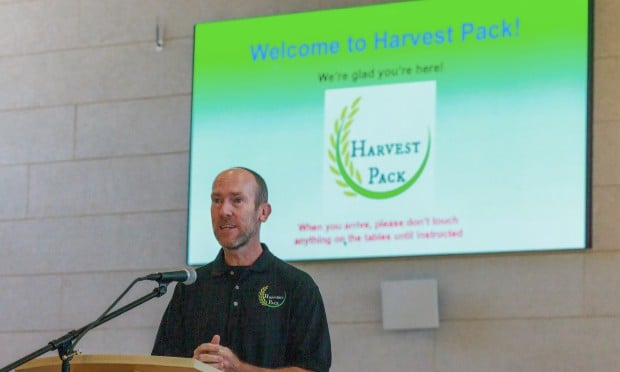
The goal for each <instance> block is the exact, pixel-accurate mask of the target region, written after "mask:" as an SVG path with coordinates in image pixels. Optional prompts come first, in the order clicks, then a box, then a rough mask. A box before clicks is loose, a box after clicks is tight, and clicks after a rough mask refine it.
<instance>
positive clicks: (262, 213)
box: [258, 203, 271, 222]
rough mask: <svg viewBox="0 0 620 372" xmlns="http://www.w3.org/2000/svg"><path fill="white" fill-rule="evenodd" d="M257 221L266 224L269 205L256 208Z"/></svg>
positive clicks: (269, 211)
mask: <svg viewBox="0 0 620 372" xmlns="http://www.w3.org/2000/svg"><path fill="white" fill-rule="evenodd" d="M258 213H259V215H258V220H259V221H260V222H267V219H268V218H269V215H270V214H271V204H269V203H263V204H261V205H260V206H259V207H258Z"/></svg>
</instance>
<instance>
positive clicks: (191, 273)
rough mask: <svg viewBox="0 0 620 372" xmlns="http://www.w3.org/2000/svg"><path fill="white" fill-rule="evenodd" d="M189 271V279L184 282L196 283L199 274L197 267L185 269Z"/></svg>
mask: <svg viewBox="0 0 620 372" xmlns="http://www.w3.org/2000/svg"><path fill="white" fill-rule="evenodd" d="M184 270H185V271H186V272H187V279H186V280H185V281H184V282H183V284H185V285H190V284H194V283H195V282H196V279H198V274H197V273H196V269H194V268H193V267H191V266H189V267H186V268H185V269H184Z"/></svg>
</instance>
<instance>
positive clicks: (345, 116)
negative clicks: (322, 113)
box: [327, 97, 362, 196]
mask: <svg viewBox="0 0 620 372" xmlns="http://www.w3.org/2000/svg"><path fill="white" fill-rule="evenodd" d="M361 99H362V97H357V98H356V99H355V100H354V101H353V103H352V104H351V108H350V109H349V107H347V106H345V107H344V108H343V109H342V112H341V113H340V117H339V118H338V119H336V121H334V132H333V133H332V134H330V136H329V143H330V146H331V148H330V149H329V150H328V152H327V154H328V156H329V159H330V160H331V161H332V163H333V164H332V165H330V166H329V170H330V171H331V172H332V173H333V174H335V175H336V176H337V177H338V178H337V179H336V184H338V186H340V187H342V188H343V189H344V190H343V192H344V194H345V195H346V196H356V195H357V193H356V192H353V191H352V189H351V187H350V185H349V184H348V183H346V182H345V181H344V180H343V179H341V171H340V169H341V168H344V169H345V170H346V171H348V172H349V174H350V175H352V176H353V177H354V178H355V180H356V181H357V183H362V175H361V173H360V171H359V170H358V169H356V168H355V165H354V164H353V161H352V160H351V157H350V155H349V144H350V141H349V134H351V125H352V124H353V119H354V118H355V114H357V113H358V111H359V108H358V107H357V105H358V104H359V102H360V100H361ZM341 147H342V148H341ZM342 154H344V156H343V155H342Z"/></svg>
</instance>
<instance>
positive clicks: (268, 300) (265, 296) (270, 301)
mask: <svg viewBox="0 0 620 372" xmlns="http://www.w3.org/2000/svg"><path fill="white" fill-rule="evenodd" d="M268 291H269V286H268V285H266V286H264V287H263V288H261V289H260V291H259V292H258V302H259V303H260V304H261V305H262V306H265V307H270V308H272V309H273V308H278V307H280V306H282V305H284V302H285V301H286V291H284V290H282V291H277V292H274V291H269V292H268Z"/></svg>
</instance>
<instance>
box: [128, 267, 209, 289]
mask: <svg viewBox="0 0 620 372" xmlns="http://www.w3.org/2000/svg"><path fill="white" fill-rule="evenodd" d="M197 278H198V275H197V274H196V270H195V269H194V268H193V267H186V268H184V269H183V270H179V271H168V272H165V273H154V274H149V275H147V276H143V277H142V278H140V280H155V281H157V282H159V283H170V282H181V283H183V284H185V285H190V284H194V282H195V281H196V279H197Z"/></svg>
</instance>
